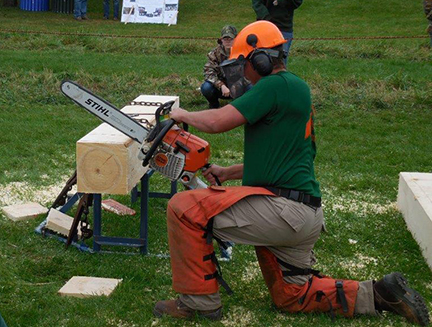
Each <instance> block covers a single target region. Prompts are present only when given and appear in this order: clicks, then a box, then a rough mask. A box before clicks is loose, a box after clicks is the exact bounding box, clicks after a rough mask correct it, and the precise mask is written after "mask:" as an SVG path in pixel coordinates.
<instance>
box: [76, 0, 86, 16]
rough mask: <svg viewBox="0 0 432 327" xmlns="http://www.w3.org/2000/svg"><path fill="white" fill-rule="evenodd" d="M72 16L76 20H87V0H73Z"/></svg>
mask: <svg viewBox="0 0 432 327" xmlns="http://www.w3.org/2000/svg"><path fill="white" fill-rule="evenodd" d="M74 18H75V19H76V20H87V19H88V17H87V0H75V2H74Z"/></svg>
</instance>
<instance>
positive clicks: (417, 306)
mask: <svg viewBox="0 0 432 327" xmlns="http://www.w3.org/2000/svg"><path fill="white" fill-rule="evenodd" d="M395 278H396V281H397V283H398V285H399V286H400V288H401V289H402V290H403V291H404V295H403V296H402V297H400V300H401V301H402V302H404V303H405V304H407V305H408V306H409V307H410V308H412V309H413V311H414V313H415V317H416V318H417V321H414V322H416V323H418V324H420V325H422V326H427V325H429V311H428V309H427V307H426V303H425V301H424V300H423V297H422V296H421V295H420V294H419V293H418V292H417V291H416V290H414V289H412V288H409V287H408V282H407V280H406V279H405V277H403V276H402V274H401V273H395ZM395 310H396V311H398V310H397V309H396V308H395Z"/></svg>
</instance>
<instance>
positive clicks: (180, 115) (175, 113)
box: [169, 108, 188, 123]
mask: <svg viewBox="0 0 432 327" xmlns="http://www.w3.org/2000/svg"><path fill="white" fill-rule="evenodd" d="M187 113H188V112H187V111H186V110H184V109H181V108H173V109H172V110H171V112H170V114H169V116H170V118H171V119H174V120H175V121H176V122H177V123H183V119H184V117H185V116H186V114H187Z"/></svg>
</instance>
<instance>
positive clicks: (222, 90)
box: [221, 85, 230, 97]
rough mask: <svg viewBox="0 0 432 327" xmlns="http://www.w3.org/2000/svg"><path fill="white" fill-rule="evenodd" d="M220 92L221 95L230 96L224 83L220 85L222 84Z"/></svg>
mask: <svg viewBox="0 0 432 327" xmlns="http://www.w3.org/2000/svg"><path fill="white" fill-rule="evenodd" d="M221 92H222V95H223V96H224V97H229V96H230V89H229V88H227V86H226V85H222V86H221Z"/></svg>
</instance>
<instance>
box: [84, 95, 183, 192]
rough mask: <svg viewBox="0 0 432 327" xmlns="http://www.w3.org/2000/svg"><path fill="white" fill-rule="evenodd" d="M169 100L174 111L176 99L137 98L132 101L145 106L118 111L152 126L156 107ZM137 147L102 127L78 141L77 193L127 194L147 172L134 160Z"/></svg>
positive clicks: (116, 132)
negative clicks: (173, 102) (172, 102)
mask: <svg viewBox="0 0 432 327" xmlns="http://www.w3.org/2000/svg"><path fill="white" fill-rule="evenodd" d="M171 100H174V101H175V104H174V105H173V107H174V108H178V107H179V105H180V100H179V97H177V96H156V95H140V96H139V97H137V98H136V99H134V101H135V102H145V104H146V105H128V106H125V107H124V108H123V109H121V110H122V111H123V112H125V113H127V114H137V115H138V116H135V117H134V118H135V119H137V118H138V119H147V120H148V121H149V122H151V123H154V113H155V111H156V109H157V108H158V105H157V104H156V103H164V102H167V101H171ZM149 104H153V105H149ZM139 147H140V145H139V144H138V143H137V142H135V141H134V140H132V139H131V138H129V137H128V136H126V135H124V134H123V133H121V132H119V131H117V130H116V129H115V128H113V127H111V126H110V125H108V124H105V123H103V124H102V125H100V126H98V127H97V128H95V129H94V130H93V131H91V132H90V133H88V134H87V135H86V136H84V137H83V138H81V139H80V140H78V142H77V147H76V163H77V191H78V192H82V193H106V194H128V193H129V192H130V191H131V190H132V188H133V187H134V186H135V185H136V184H137V183H138V182H139V181H140V179H141V177H142V176H143V175H144V173H145V172H146V171H147V169H148V168H147V167H142V162H141V161H140V160H138V151H139Z"/></svg>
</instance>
